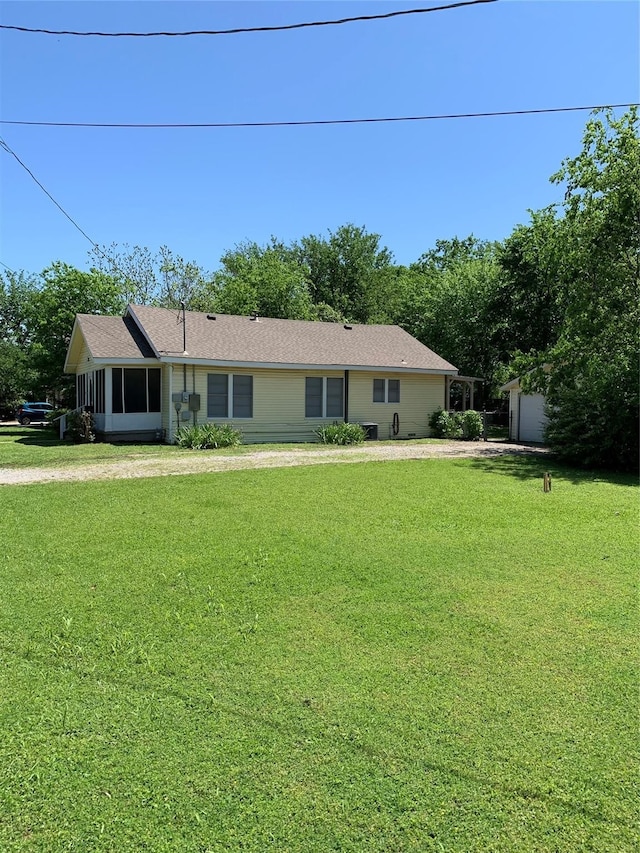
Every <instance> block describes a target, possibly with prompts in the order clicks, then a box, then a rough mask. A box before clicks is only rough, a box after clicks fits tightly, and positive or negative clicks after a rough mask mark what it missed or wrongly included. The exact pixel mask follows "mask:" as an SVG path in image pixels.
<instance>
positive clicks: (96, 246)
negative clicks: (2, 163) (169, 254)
mask: <svg viewBox="0 0 640 853" xmlns="http://www.w3.org/2000/svg"><path fill="white" fill-rule="evenodd" d="M0 147H1V148H3V149H4V150H5V151H6V152H7V154H11V156H12V157H14V158H15V159H16V160H17V161H18V163H19V164H20V165H21V166H22V168H23V169H24V170H25V172H27V174H28V175H29V176H30V177H31V178H32V179H33V180H34V181H35V182H36V184H37V185H38V186H39V187H40V189H41V190H42V192H43V193H44V194H45V195H47V196H48V197H49V198H50V199H51V201H52V202H53V203H54V204H55V206H56V207H57V208H58V210H59V211H60V212H61V213H63V214H64V215H65V216H66V217H67V219H68V220H69V222H70V223H71V224H72V225H73V227H74V228H77V229H78V231H79V232H80V233H81V234H82V236H83V237H85V238H86V239H87V240H88V241H89V242H90V243H91V245H92V246H93V248H94V249H96V250H97V251H98V252H100V254H101V255H103V257H105V258H106V259H107V260H109V258H108V257H107V256H106V255H104V253H103V252H102V250H101V249H100V247H99V246H98V244H97V243H95V242H94V241H93V240H92V239H91V237H89V235H88V234H87V232H86V231H83V230H82V228H81V227H80V226H79V225H78V223H77V222H76V221H75V219H73V218H72V217H71V216H69V214H68V213H67V211H66V210H65V209H64V207H62V205H60V204H58V202H57V201H56V200H55V198H54V197H53V196H52V195H51V193H50V192H49V190H48V189H46V187H44V186H43V185H42V184H41V183H40V181H39V180H38V179H37V178H36V176H35V175H34V174H33V172H32V171H31V169H30V168H29V167H28V166H27V165H25V163H23V162H22V160H21V159H20V158H19V157H18V155H17V154H16V152H15V151H12V149H11V148H9V146H8V145H7V143H6V142H5V141H4V139H0ZM3 266H4V264H3Z"/></svg>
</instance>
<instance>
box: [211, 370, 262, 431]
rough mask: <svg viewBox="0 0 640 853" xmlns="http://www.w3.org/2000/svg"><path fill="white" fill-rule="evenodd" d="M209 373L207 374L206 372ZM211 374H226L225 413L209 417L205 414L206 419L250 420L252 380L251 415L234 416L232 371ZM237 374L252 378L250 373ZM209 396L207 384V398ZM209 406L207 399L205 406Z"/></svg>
mask: <svg viewBox="0 0 640 853" xmlns="http://www.w3.org/2000/svg"><path fill="white" fill-rule="evenodd" d="M207 375H209V374H207ZM210 375H211V376H226V377H227V414H226V415H225V416H224V417H222V415H218V416H213V417H209V415H207V420H208V421H252V420H253V402H254V398H253V382H252V383H251V412H252V414H251V416H250V417H246V416H245V417H242V416H240V415H238V416H236V415H235V414H234V412H233V376H234V374H233V373H215V372H214V373H211V374H210ZM237 375H238V376H251V377H252V378H253V374H252V373H245V374H237ZM208 396H209V388H208V386H207V398H208ZM208 406H209V400H208V399H207V408H208Z"/></svg>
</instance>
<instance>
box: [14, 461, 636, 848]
mask: <svg viewBox="0 0 640 853" xmlns="http://www.w3.org/2000/svg"><path fill="white" fill-rule="evenodd" d="M546 464H547V462H546V460H536V459H535V458H530V457H527V458H523V459H521V460H515V459H514V458H513V457H511V458H508V459H500V458H498V459H491V460H480V459H458V460H433V459H425V460H422V461H403V462H389V463H388V464H385V465H370V464H362V465H325V466H321V467H298V468H291V469H281V470H262V471H236V472H230V473H229V474H228V475H227V476H225V477H220V476H215V475H201V476H198V475H194V476H190V477H172V478H160V479H154V480H151V479H138V480H128V481H124V480H112V481H102V482H87V483H82V482H78V483H73V484H71V483H52V484H43V485H33V486H32V487H30V488H29V489H10V488H7V489H4V490H3V493H2V496H3V512H2V514H0V537H1V538H2V541H3V543H4V546H5V547H4V548H3V552H2V554H1V555H0V583H1V584H2V588H3V589H4V590H6V591H10V594H7V595H5V596H3V597H2V598H0V648H1V650H2V661H3V666H2V669H1V673H2V681H3V684H2V690H0V725H1V726H2V732H3V737H2V738H1V739H0V848H1V849H2V850H7V851H22V850H25V851H26V850H29V851H46V853H55V851H63V850H73V849H77V850H82V851H105V853H106V851H112V850H141V849H149V850H153V851H158V852H159V853H162V851H175V850H181V851H187V853H190V851H193V852H194V853H196V851H205V850H230V851H236V850H237V851H240V850H242V851H260V853H262V851H264V850H267V849H273V850H292V851H294V850H295V851H314V852H315V851H318V853H320V851H322V853H324V851H327V850H344V851H367V853H369V851H381V853H382V851H384V853H386V852H387V851H390V850H398V851H412V850H415V851H421V853H422V851H440V850H446V851H460V853H463V851H464V853H468V851H500V853H505V851H518V853H521V851H536V853H540V851H549V853H551V851H569V850H570V851H573V850H576V851H578V850H580V851H598V853H606V852H607V851H611V853H614V851H615V853H626V851H635V850H636V849H637V834H636V830H637V823H636V819H637V810H638V799H637V790H635V788H636V783H637V772H636V771H637V745H638V744H637V730H638V703H637V690H638V652H637V598H636V583H637V566H636V559H637V526H636V522H637V488H635V487H634V483H633V480H632V479H631V478H624V477H612V478H607V477H595V476H592V475H587V474H583V473H579V472H578V473H576V472H574V471H571V470H569V469H563V468H558V467H555V468H554V488H553V491H552V493H551V494H543V492H542V490H541V487H540V486H541V476H542V471H543V470H544V467H543V466H545V465H546Z"/></svg>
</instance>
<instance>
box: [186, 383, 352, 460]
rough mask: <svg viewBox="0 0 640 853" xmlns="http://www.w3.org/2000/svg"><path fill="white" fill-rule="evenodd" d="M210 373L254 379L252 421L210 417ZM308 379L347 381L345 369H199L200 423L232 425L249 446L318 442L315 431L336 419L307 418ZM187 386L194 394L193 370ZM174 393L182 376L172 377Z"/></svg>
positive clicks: (249, 419)
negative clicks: (322, 377) (240, 432)
mask: <svg viewBox="0 0 640 853" xmlns="http://www.w3.org/2000/svg"><path fill="white" fill-rule="evenodd" d="M210 373H219V374H220V373H221V374H227V375H228V374H233V375H241V374H245V375H249V376H253V417H252V418H207V376H208V374H210ZM307 376H331V377H337V378H339V379H342V378H344V371H342V370H308V371H307V370H274V369H270V368H267V369H265V368H255V369H249V368H225V369H219V368H197V369H196V374H195V393H196V394H199V395H200V411H199V412H198V423H206V422H207V421H211V422H212V423H213V422H215V423H230V424H232V425H233V426H234V427H236V428H237V429H239V430H241V431H242V434H243V437H244V441H245V442H246V443H247V444H256V443H261V442H289V441H291V442H303V441H317V436H316V435H315V430H316V429H317V427H318V426H320V425H321V424H325V423H333V422H334V421H335V420H336V418H305V416H304V405H305V379H306V377H307ZM187 378H188V382H187V387H188V389H189V391H193V381H192V376H191V369H189V372H188V377H187ZM173 390H174V391H180V390H182V373H181V372H180V373H178V369H176V370H175V371H174V374H173Z"/></svg>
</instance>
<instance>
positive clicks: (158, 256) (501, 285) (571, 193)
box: [0, 108, 640, 469]
mask: <svg viewBox="0 0 640 853" xmlns="http://www.w3.org/2000/svg"><path fill="white" fill-rule="evenodd" d="M551 181H552V182H553V183H555V184H557V185H558V186H559V187H562V188H563V189H564V199H563V201H562V202H561V203H560V204H558V205H552V206H550V207H548V208H545V209H543V210H539V211H532V212H530V214H529V221H528V222H527V223H526V224H523V225H518V226H517V227H516V228H515V229H514V230H513V232H512V233H511V234H510V235H509V236H508V237H507V238H506V239H505V240H503V241H497V242H487V241H483V240H478V239H476V238H475V237H474V236H468V237H465V238H462V239H460V238H458V237H454V238H451V239H442V240H437V241H436V244H435V246H433V247H432V248H430V249H429V250H428V251H426V252H425V253H424V254H422V255H421V256H420V257H419V258H418V259H417V260H416V261H415V262H413V263H411V264H409V265H399V264H396V263H394V258H393V255H392V253H391V251H390V250H389V249H388V248H387V247H386V246H384V245H383V244H382V238H381V236H380V235H379V234H375V233H369V232H368V231H367V229H366V228H365V227H363V226H356V225H353V224H346V225H343V226H342V227H340V228H338V229H336V230H335V231H329V232H328V233H327V234H326V235H308V236H305V237H302V238H300V239H298V240H296V241H294V242H292V243H289V244H285V243H283V242H282V241H281V240H278V239H277V238H276V237H272V238H271V240H270V242H269V243H268V244H267V245H259V244H257V243H255V242H244V243H240V244H238V245H237V246H235V247H234V248H233V249H231V250H229V251H228V252H226V253H225V254H224V255H223V256H222V258H221V259H220V267H219V269H217V270H216V271H214V272H206V271H205V270H204V269H203V268H202V267H201V266H200V265H199V264H197V263H196V262H195V261H185V260H184V259H183V258H181V257H180V256H178V255H177V254H175V253H174V252H172V250H171V249H169V248H168V247H166V246H163V247H161V248H160V249H159V251H158V252H156V253H152V252H151V251H150V250H149V249H148V248H145V247H140V246H129V245H115V244H112V245H111V246H97V247H95V248H94V249H93V250H92V251H91V252H90V267H91V268H90V270H89V271H81V270H78V269H76V268H74V267H72V266H70V265H68V264H66V263H64V262H62V261H56V262H54V263H52V264H51V266H50V267H48V268H47V269H45V270H44V271H42V272H41V273H40V274H37V275H34V274H28V273H25V272H18V273H12V272H4V273H2V274H1V275H0V329H1V332H2V335H1V340H0V409H4V410H5V411H6V410H9V409H11V408H12V407H13V406H14V405H15V404H16V403H17V402H18V401H20V400H21V399H24V398H32V399H33V398H42V397H44V396H45V395H47V396H49V397H53V398H54V399H56V400H58V401H68V402H72V397H73V395H72V392H71V390H70V382H69V377H66V376H65V375H64V374H63V372H62V368H63V364H64V357H65V353H66V348H67V344H68V341H69V336H70V333H71V328H72V325H73V319H74V316H75V314H76V313H101V314H102V313H107V314H118V313H122V311H123V310H124V308H125V306H126V305H127V303H134V304H145V305H158V306H164V307H168V308H175V309H178V308H179V307H180V305H181V303H182V302H184V303H185V305H186V307H187V308H188V309H190V310H195V311H212V312H213V311H217V312H220V313H228V314H246V315H248V314H250V313H251V312H254V311H255V312H257V313H258V314H260V315H262V316H265V317H280V318H285V319H286V318H288V319H303V320H317V321H324V322H350V323H390V324H397V325H400V326H401V327H402V328H404V329H406V330H407V331H408V332H409V333H410V334H412V335H414V336H415V337H416V338H417V339H418V340H420V341H421V342H422V343H424V344H426V345H427V346H429V347H430V348H431V349H433V350H435V351H436V352H437V353H439V354H440V355H441V356H443V357H444V358H446V359H447V360H448V361H450V362H452V363H453V364H455V365H456V367H458V369H459V370H460V372H461V373H462V374H466V375H472V376H480V377H483V378H484V379H485V380H486V385H485V395H486V400H487V401H488V400H489V399H490V398H495V397H496V395H497V394H498V389H499V386H500V385H501V384H502V383H504V382H506V381H507V380H508V379H511V378H513V377H514V376H524V377H525V384H528V386H529V387H530V389H531V390H543V391H544V392H545V393H546V394H547V400H548V404H549V428H548V441H549V443H550V445H551V447H552V448H553V449H555V450H556V451H558V452H559V453H560V454H561V455H562V456H563V457H564V458H566V459H568V460H570V461H572V462H575V463H579V464H583V465H586V466H605V467H609V468H615V469H632V468H634V467H636V466H637V464H638V404H639V399H638V394H639V385H640V377H639V373H638V362H639V356H640V337H639V336H640V331H639V330H640V322H639V321H640V311H639V301H638V296H639V292H638V285H639V283H640V140H639V138H638V116H637V111H636V109H635V108H633V109H631V110H630V111H629V112H627V113H626V114H624V115H623V116H622V117H620V118H616V117H615V116H614V115H613V113H612V112H611V111H601V112H597V113H594V114H592V116H591V117H590V119H589V120H588V122H587V124H586V127H585V130H584V135H583V141H582V150H581V151H580V152H579V154H578V155H577V156H575V157H573V158H567V159H566V160H564V161H563V163H562V164H561V166H560V168H559V170H558V172H557V173H556V174H555V175H553V176H552V177H551ZM544 364H546V365H551V370H550V371H546V370H542V369H541V368H542V365H544Z"/></svg>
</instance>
